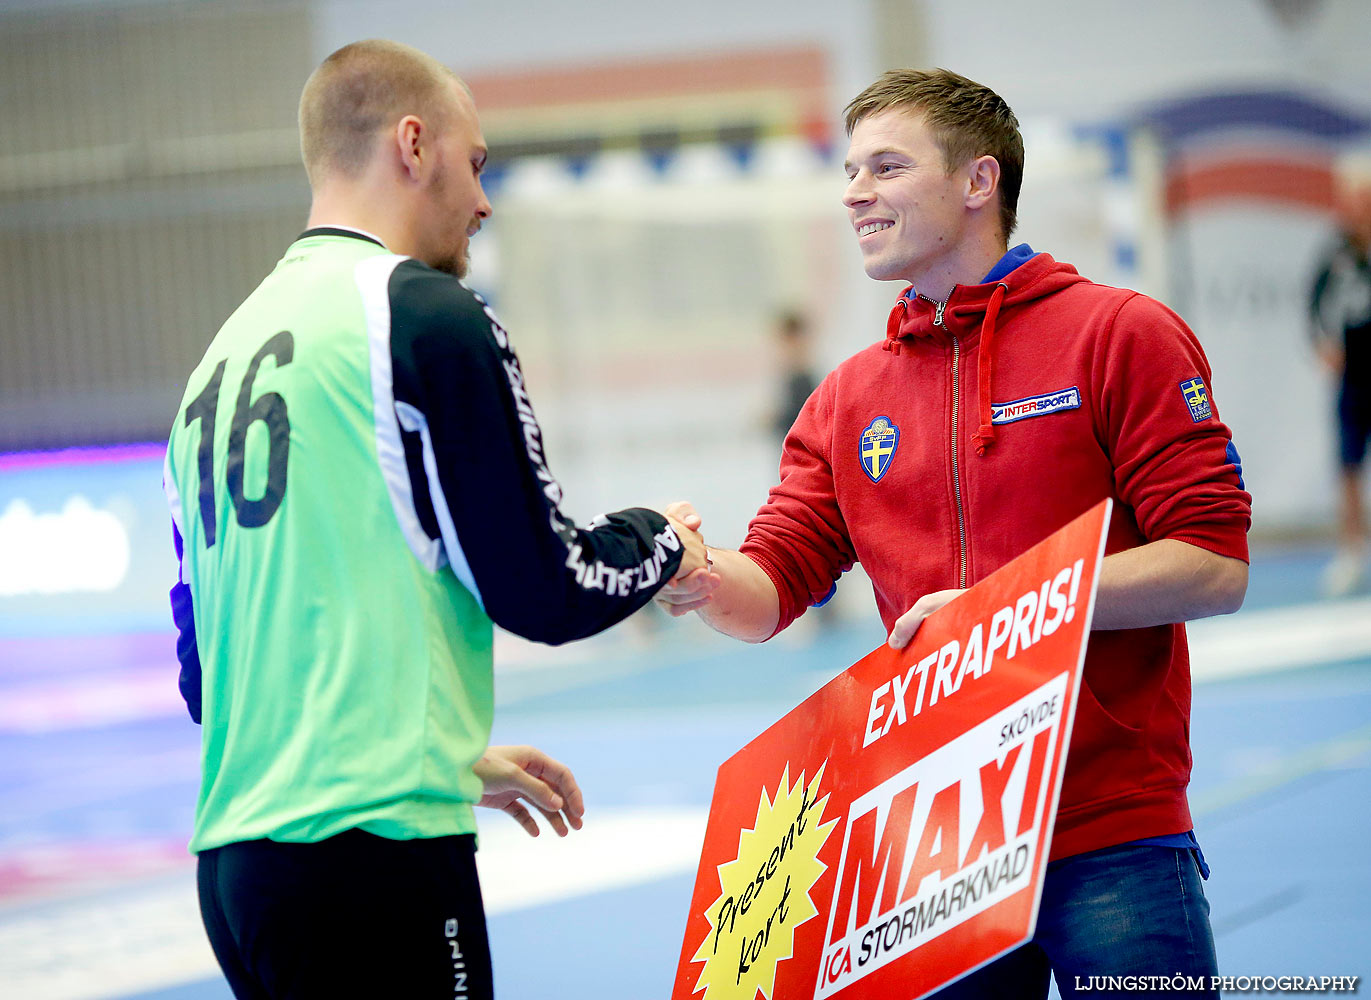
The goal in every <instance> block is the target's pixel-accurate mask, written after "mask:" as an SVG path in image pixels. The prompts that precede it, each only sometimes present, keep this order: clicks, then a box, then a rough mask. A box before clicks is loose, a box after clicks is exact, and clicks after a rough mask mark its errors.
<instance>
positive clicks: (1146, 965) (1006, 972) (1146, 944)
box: [934, 845, 1218, 1000]
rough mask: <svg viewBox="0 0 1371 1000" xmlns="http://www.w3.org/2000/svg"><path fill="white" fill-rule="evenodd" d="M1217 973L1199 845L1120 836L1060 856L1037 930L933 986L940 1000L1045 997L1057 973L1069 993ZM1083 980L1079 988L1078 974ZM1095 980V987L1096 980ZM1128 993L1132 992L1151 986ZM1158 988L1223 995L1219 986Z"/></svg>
mask: <svg viewBox="0 0 1371 1000" xmlns="http://www.w3.org/2000/svg"><path fill="white" fill-rule="evenodd" d="M1178 973H1179V974H1180V975H1183V976H1187V977H1203V978H1204V981H1205V984H1206V986H1207V985H1208V982H1209V977H1210V976H1214V975H1217V974H1218V961H1217V960H1216V958H1215V957H1214V935H1213V933H1212V932H1211V931H1210V929H1209V901H1208V900H1207V899H1205V898H1204V889H1203V888H1202V886H1201V879H1200V871H1199V864H1198V862H1197V861H1196V858H1195V852H1194V851H1188V850H1179V849H1177V848H1174V847H1154V846H1151V845H1148V846H1121V847H1110V848H1106V849H1104V850H1102V851H1091V852H1090V853H1088V854H1078V855H1076V856H1074V857H1070V858H1063V859H1062V860H1060V861H1054V862H1052V863H1051V864H1049V865H1048V866H1047V877H1046V880H1045V881H1044V883H1043V898H1042V906H1041V907H1040V908H1039V911H1038V929H1037V933H1035V934H1034V935H1033V940H1032V941H1030V942H1029V943H1028V944H1026V945H1024V946H1023V947H1021V948H1018V949H1016V950H1015V951H1012V952H1010V953H1009V954H1008V955H1005V956H1003V957H1002V958H999V959H997V960H996V961H994V962H991V963H990V964H989V965H987V966H986V967H985V968H983V969H981V970H980V971H978V972H975V973H972V974H971V975H970V976H967V977H966V978H965V979H963V980H961V981H960V982H957V983H954V984H952V985H951V986H949V987H948V988H947V989H944V990H941V991H939V992H938V993H936V994H934V996H935V997H936V998H937V1000H975V998H981V997H985V998H994V1000H1043V998H1045V997H1046V996H1047V992H1048V976H1049V974H1051V975H1053V976H1055V977H1056V979H1057V990H1058V992H1060V993H1061V995H1062V1000H1073V998H1079V1000H1095V998H1101V1000H1103V998H1106V997H1114V996H1119V995H1120V994H1118V993H1113V992H1109V991H1106V990H1104V989H1103V988H1102V987H1103V985H1104V984H1103V982H1102V981H1100V982H1097V983H1092V982H1091V980H1090V977H1091V976H1101V977H1103V976H1168V977H1170V976H1175V975H1177V974H1178ZM1078 977H1079V984H1080V986H1081V987H1082V988H1081V989H1080V990H1079V991H1078V990H1077V988H1076V987H1077V982H1078ZM1092 987H1093V988H1092ZM1151 995H1153V994H1150V993H1128V994H1127V996H1128V998H1129V1000H1139V998H1140V997H1145V996H1151ZM1156 995H1157V996H1166V997H1171V998H1173V1000H1174V998H1177V997H1217V996H1218V991H1217V990H1208V989H1206V990H1203V991H1198V992H1195V991H1191V992H1185V991H1172V990H1166V991H1165V992H1164V993H1163V992H1161V991H1158V993H1157V994H1156Z"/></svg>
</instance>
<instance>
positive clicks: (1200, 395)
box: [1181, 375, 1214, 424]
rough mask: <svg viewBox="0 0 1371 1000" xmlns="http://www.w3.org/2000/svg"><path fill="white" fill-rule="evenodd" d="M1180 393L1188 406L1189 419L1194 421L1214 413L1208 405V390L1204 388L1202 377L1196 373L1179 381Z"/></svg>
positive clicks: (1196, 421) (1206, 417) (1207, 417)
mask: <svg viewBox="0 0 1371 1000" xmlns="http://www.w3.org/2000/svg"><path fill="white" fill-rule="evenodd" d="M1181 395H1182V396H1184V397H1185V405H1186V406H1188V407H1190V419H1191V420H1193V421H1195V423H1197V424H1198V423H1199V422H1200V421H1201V420H1208V419H1209V418H1210V417H1212V416H1213V415H1214V411H1213V410H1212V409H1210V407H1209V390H1208V389H1206V388H1205V385H1204V379H1202V378H1200V377H1199V376H1198V375H1196V376H1195V377H1194V378H1188V379H1186V380H1185V381H1184V382H1182V383H1181Z"/></svg>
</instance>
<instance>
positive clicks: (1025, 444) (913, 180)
mask: <svg viewBox="0 0 1371 1000" xmlns="http://www.w3.org/2000/svg"><path fill="white" fill-rule="evenodd" d="M846 125H847V131H848V134H849V136H850V137H851V144H850V147H849V150H848V160H847V175H848V181H849V182H848V186H847V190H846V193H845V194H844V196H843V202H844V204H845V205H846V206H847V209H848V213H849V217H850V220H851V224H852V226H853V229H854V231H855V235H856V238H857V242H858V246H859V248H860V251H861V254H862V257H863V262H864V266H865V269H866V273H867V274H868V275H869V276H870V277H872V278H875V279H878V280H891V279H900V280H902V281H905V282H908V283H909V285H910V287H907V288H906V289H905V290H904V292H903V293H902V294H901V295H900V297H899V299H898V300H897V302H896V305H895V308H894V310H892V312H891V314H890V318H889V320H888V324H887V328H886V336H885V338H884V339H883V341H882V342H880V343H877V344H874V345H872V346H871V347H868V348H867V349H865V350H864V351H862V352H860V353H859V354H857V355H855V356H854V357H852V358H850V359H848V360H847V361H845V362H844V363H842V364H841V365H839V366H838V368H837V369H836V370H835V371H833V372H832V373H830V374H829V375H828V376H827V377H826V378H825V379H824V380H823V382H822V383H821V384H820V386H819V388H818V390H817V391H816V392H815V393H814V394H813V396H811V397H810V399H809V401H808V402H807V403H806V404H805V406H804V409H803V410H802V412H801V413H800V416H799V418H798V419H797V420H796V422H795V426H794V427H793V428H792V430H791V433H790V435H789V436H788V437H787V439H786V444H785V451H784V455H783V457H782V460H781V478H780V483H779V484H778V485H777V486H775V487H773V489H772V491H771V494H770V496H769V497H768V498H767V502H766V504H765V505H764V506H763V507H762V508H761V510H760V511H759V512H758V513H757V515H756V517H755V518H754V519H753V520H752V523H751V525H750V526H749V528H748V533H747V537H746V539H745V540H744V542H743V545H742V548H741V551H737V552H735V551H728V550H722V549H717V548H715V547H714V546H710V547H709V555H710V557H711V558H712V569H711V571H710V572H708V573H705V572H704V571H700V572H697V573H696V574H693V575H692V576H691V577H689V578H685V579H683V580H680V581H677V582H675V583H673V584H672V585H671V586H669V587H667V588H666V589H665V590H663V591H662V592H661V594H659V595H658V598H657V599H658V601H659V602H660V603H662V604H663V605H664V606H666V607H667V608H668V609H669V610H671V611H672V613H673V614H683V613H686V612H688V611H698V612H699V614H700V616H701V617H702V618H704V620H705V621H706V622H707V623H708V624H709V625H711V626H712V627H713V628H715V629H717V630H718V631H721V632H724V633H725V634H728V635H731V636H734V637H737V638H741V639H746V640H749V641H753V642H760V641H762V640H765V639H768V638H770V637H771V636H773V635H775V634H776V633H778V632H779V631H781V629H783V628H786V627H787V626H788V625H789V624H790V623H791V622H792V621H794V620H795V619H796V618H798V617H799V616H800V615H801V614H803V613H804V611H805V610H806V609H807V608H808V607H809V606H811V605H813V604H814V603H815V602H816V601H817V600H819V599H821V598H822V597H823V596H824V595H825V594H826V593H827V592H829V591H830V590H831V588H832V587H833V586H834V584H835V581H836V580H837V578H838V577H839V576H840V575H841V574H842V573H844V572H846V571H847V570H848V569H849V568H851V566H852V565H853V564H854V562H856V561H858V560H860V561H861V563H862V564H863V566H864V568H865V569H866V572H867V574H868V575H869V576H870V577H871V579H872V582H873V585H874V590H875V597H876V603H877V606H878V609H879V611H880V614H881V618H882V621H883V622H884V624H885V626H886V628H887V629H888V630H889V638H888V642H889V644H890V645H891V646H892V647H894V648H897V649H899V648H903V647H904V646H906V645H907V644H908V643H909V641H910V640H911V638H912V637H913V635H914V633H915V631H916V630H917V629H918V627H919V623H920V622H922V621H923V619H924V618H926V617H927V616H928V615H929V614H932V613H933V612H934V611H936V610H938V609H939V608H941V607H943V606H944V605H946V604H947V603H948V602H950V601H952V600H953V599H955V598H956V596H957V595H958V594H960V593H961V592H962V590H963V589H965V588H967V587H969V586H971V585H973V584H974V583H976V582H977V581H978V580H981V579H984V578H985V577H986V576H988V575H990V574H991V573H993V572H994V571H995V570H997V569H999V568H1000V567H1001V566H1003V565H1004V564H1005V563H1007V562H1009V561H1010V560H1011V559H1013V558H1014V557H1016V556H1018V555H1019V554H1020V553H1022V552H1023V551H1025V550H1026V549H1028V548H1029V547H1031V546H1032V545H1034V544H1036V543H1037V542H1039V541H1041V540H1042V539H1043V538H1044V537H1046V536H1047V535H1048V534H1050V533H1051V532H1053V531H1055V530H1056V529H1058V528H1060V527H1061V526H1062V525H1064V524H1066V523H1067V522H1069V521H1071V520H1072V519H1073V518H1075V517H1077V516H1079V515H1080V514H1082V513H1084V512H1085V511H1087V510H1089V509H1090V508H1091V507H1093V506H1094V505H1095V504H1096V503H1098V502H1099V501H1100V500H1102V499H1104V498H1106V497H1111V498H1113V500H1114V514H1113V519H1112V521H1111V523H1110V526H1109V532H1108V538H1107V541H1106V555H1105V558H1104V562H1103V566H1102V568H1101V570H1100V580H1099V590H1098V595H1097V598H1096V606H1095V617H1094V626H1093V632H1092V634H1091V637H1090V642H1089V645H1088V649H1087V653H1086V659H1085V667H1084V674H1083V681H1084V687H1083V693H1082V697H1081V700H1080V704H1079V707H1078V709H1077V713H1076V718H1075V724H1074V729H1073V731H1072V735H1071V745H1070V750H1069V755H1068V759H1067V764H1066V773H1065V778H1064V781H1063V785H1062V793H1061V798H1060V803H1059V807H1058V811H1057V818H1056V827H1055V833H1054V835H1053V839H1052V853H1051V856H1050V858H1049V864H1048V867H1047V875H1046V879H1045V881H1044V887H1043V896H1042V905H1041V908H1040V910H1039V915H1038V922H1037V929H1036V933H1035V936H1034V938H1033V940H1032V941H1031V942H1030V943H1029V944H1027V945H1024V946H1023V947H1021V948H1019V949H1016V950H1015V951H1013V952H1010V953H1009V954H1008V955H1005V956H1003V957H1002V958H1000V959H998V960H997V961H995V962H993V963H991V964H990V965H988V966H986V967H985V968H983V969H981V970H979V971H977V972H975V973H973V974H972V975H970V976H968V977H967V978H965V979H963V980H961V981H960V982H958V983H955V984H953V985H952V986H950V987H948V988H947V989H946V990H944V991H942V992H941V993H939V994H938V995H939V996H940V997H956V998H962V997H966V998H972V997H995V998H1033V1000H1040V998H1045V997H1046V996H1047V995H1048V989H1049V982H1050V978H1051V977H1055V978H1056V981H1057V986H1058V989H1059V990H1060V992H1061V995H1062V996H1063V997H1067V998H1069V997H1072V996H1075V995H1076V993H1077V984H1078V982H1079V983H1081V984H1084V983H1085V982H1086V981H1087V979H1086V977H1089V976H1099V975H1114V976H1118V975H1147V976H1162V975H1165V976H1173V975H1175V974H1177V973H1180V974H1183V975H1185V976H1187V977H1201V978H1202V979H1203V981H1204V982H1206V983H1207V982H1209V979H1208V977H1209V976H1212V975H1213V974H1214V973H1215V972H1216V971H1217V959H1216V956H1215V952H1214V940H1213V934H1212V932H1211V929H1210V923H1209V904H1208V902H1207V901H1206V899H1205V896H1204V891H1203V888H1202V879H1203V878H1205V877H1207V876H1208V867H1207V865H1206V862H1205V859H1204V856H1203V854H1202V853H1201V852H1200V849H1199V843H1198V841H1197V840H1196V838H1195V834H1194V831H1193V822H1192V820H1191V816H1190V808H1189V804H1188V802H1187V798H1186V786H1187V785H1188V784H1189V780H1190V766H1191V756H1190V744H1189V714H1190V662H1189V654H1188V652H1187V646H1186V635H1185V628H1184V625H1183V624H1182V623H1183V622H1186V621H1189V620H1191V619H1195V618H1203V617H1205V616H1208V615H1215V614H1224V613H1229V612H1232V611H1235V610H1237V608H1238V607H1239V606H1240V605H1241V603H1242V599H1243V596H1244V594H1245V592H1246V587H1247V529H1248V526H1249V523H1250V520H1251V506H1250V505H1251V497H1250V496H1249V495H1248V494H1247V493H1246V492H1245V490H1244V489H1243V485H1242V479H1241V474H1240V465H1239V461H1238V456H1237V452H1236V450H1235V449H1234V448H1233V443H1232V439H1231V435H1230V433H1229V430H1228V428H1227V427H1226V426H1224V424H1223V423H1221V422H1220V421H1219V419H1218V415H1217V412H1216V411H1215V409H1214V406H1213V403H1212V401H1211V399H1210V397H1209V390H1208V386H1209V383H1210V370H1209V364H1208V361H1207V360H1206V358H1205V356H1204V353H1203V351H1202V350H1201V349H1200V345H1199V342H1198V340H1197V339H1196V338H1195V335H1194V334H1193V333H1192V332H1191V331H1190V330H1189V329H1188V328H1187V327H1186V325H1185V323H1184V322H1183V321H1182V320H1181V319H1180V317H1178V316H1177V315H1176V314H1175V313H1173V312H1171V310H1169V309H1167V308H1166V307H1165V306H1164V305H1162V304H1161V303H1159V302H1156V301H1154V300H1152V299H1150V298H1148V297H1147V296H1144V295H1141V294H1139V293H1137V292H1133V291H1130V290H1127V289H1116V288H1109V287H1106V286H1103V285H1096V284H1094V283H1093V282H1090V281H1088V280H1087V279H1085V278H1084V277H1082V276H1081V275H1080V274H1078V273H1077V272H1076V270H1075V268H1073V267H1071V266H1070V265H1067V264H1064V263H1060V262H1058V261H1056V260H1054V259H1053V258H1052V257H1051V256H1049V255H1048V254H1046V253H1037V252H1034V251H1033V250H1032V249H1031V248H1030V247H1029V246H1028V245H1027V244H1019V245H1018V246H1015V247H1013V248H1012V249H1009V248H1008V239H1009V236H1010V234H1011V233H1012V232H1013V230H1014V227H1015V216H1016V208H1017V202H1018V195H1019V188H1020V183H1021V179H1022V173H1023V140H1022V137H1021V135H1020V132H1019V126H1018V121H1017V119H1016V118H1015V117H1014V114H1013V112H1012V111H1011V110H1010V109H1009V107H1008V105H1007V104H1006V103H1005V102H1004V101H1003V100H1002V99H1001V98H1000V97H999V96H998V95H997V94H995V93H993V92H992V91H990V90H989V89H987V88H986V87H983V86H981V85H979V84H976V83H974V82H972V81H970V80H967V79H966V78H964V77H961V76H958V75H957V74H955V73H950V72H948V71H946V70H936V71H930V72H925V71H915V70H901V71H891V72H888V73H886V74H885V75H884V76H882V77H881V78H880V79H879V80H877V81H876V82H875V83H874V84H872V85H871V86H870V87H868V88H867V89H866V90H865V91H863V92H862V93H861V94H860V95H858V96H857V98H856V99H855V100H853V102H852V103H851V104H850V105H848V108H847V117H846ZM667 509H668V511H669V512H675V513H676V514H677V515H678V516H680V517H686V516H690V515H693V510H692V509H691V508H690V506H689V504H685V503H681V504H678V505H673V506H672V507H668V508H667ZM1077 977H1079V979H1078V978H1077ZM1182 995H1184V994H1182ZM1191 995H1196V994H1191ZM1198 995H1205V996H1214V995H1216V994H1215V992H1214V991H1209V990H1200V991H1198Z"/></svg>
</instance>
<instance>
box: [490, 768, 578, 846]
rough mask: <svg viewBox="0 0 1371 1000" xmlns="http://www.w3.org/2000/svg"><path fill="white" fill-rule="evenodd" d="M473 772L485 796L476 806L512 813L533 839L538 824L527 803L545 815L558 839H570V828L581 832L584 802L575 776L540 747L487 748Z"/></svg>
mask: <svg viewBox="0 0 1371 1000" xmlns="http://www.w3.org/2000/svg"><path fill="white" fill-rule="evenodd" d="M474 770H475V771H476V777H478V778H480V779H481V785H482V786H483V789H484V792H485V794H484V795H482V796H481V800H480V801H479V802H477V803H476V804H477V805H478V806H486V807H487V808H490V809H499V810H502V811H503V812H507V813H509V814H510V815H511V816H513V817H514V818H515V819H516V820H517V821H518V823H519V825H520V826H522V827H523V828H524V829H525V830H527V831H528V835H529V836H530V837H536V836H538V821H537V820H535V819H534V818H533V814H532V813H530V812H529V811H528V807H527V806H525V805H524V800H526V801H528V802H529V803H531V804H532V805H533V807H534V808H535V809H537V810H538V811H539V812H540V813H542V814H543V817H544V818H545V819H546V820H547V821H548V823H549V824H551V826H552V828H553V829H554V830H556V831H557V836H559V837H565V836H566V835H567V827H568V826H570V827H571V829H573V830H579V829H580V828H581V817H582V816H583V815H584V814H585V801H584V800H583V799H582V798H581V786H580V785H578V784H576V776H575V775H574V774H572V773H571V768H569V767H567V766H566V765H565V764H563V763H561V762H560V761H556V760H553V759H552V758H551V757H549V756H548V755H547V754H545V753H543V751H541V750H539V749H538V748H537V747H530V746H509V747H487V748H486V752H485V755H484V756H482V757H481V759H480V760H478V761H477V762H476V766H475V768H474Z"/></svg>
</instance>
